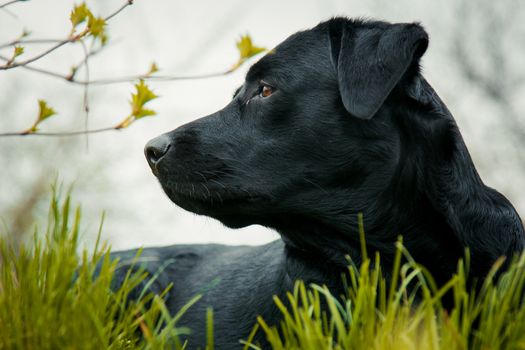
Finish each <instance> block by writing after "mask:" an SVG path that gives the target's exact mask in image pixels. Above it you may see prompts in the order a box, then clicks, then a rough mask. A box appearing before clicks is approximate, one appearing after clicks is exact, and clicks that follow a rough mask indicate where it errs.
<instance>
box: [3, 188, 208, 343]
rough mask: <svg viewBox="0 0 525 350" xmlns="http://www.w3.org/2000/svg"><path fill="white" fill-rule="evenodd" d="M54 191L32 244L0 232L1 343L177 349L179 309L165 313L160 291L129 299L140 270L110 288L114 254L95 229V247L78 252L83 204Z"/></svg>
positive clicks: (143, 275)
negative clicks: (14, 241)
mask: <svg viewBox="0 0 525 350" xmlns="http://www.w3.org/2000/svg"><path fill="white" fill-rule="evenodd" d="M59 197H60V196H58V195H57V191H55V190H53V197H52V200H51V205H50V209H49V220H48V225H47V229H46V232H45V233H44V235H42V234H40V233H38V232H35V235H34V239H33V242H32V244H31V245H30V246H29V245H27V244H22V245H19V246H15V245H14V244H11V243H10V242H9V241H8V238H6V235H3V236H2V238H0V349H21V350H22V349H23V350H28V349H39V350H46V349H50V350H56V349H97V350H98V349H167V348H169V349H183V348H184V346H183V345H181V343H180V341H179V336H180V335H181V334H182V333H184V331H186V332H187V330H184V329H183V328H178V327H177V326H176V321H177V320H178V319H179V318H180V316H181V315H182V313H179V314H177V315H175V316H172V315H170V313H169V312H168V310H167V308H166V306H165V305H164V302H163V298H162V295H161V296H157V295H152V294H148V293H146V292H143V293H141V294H140V295H141V297H140V298H139V300H136V301H130V300H128V296H129V295H130V293H131V291H132V290H133V289H134V288H135V287H137V286H139V285H140V284H141V282H143V281H144V279H145V278H146V277H148V276H147V274H146V273H144V272H143V271H142V272H141V271H140V270H139V271H138V272H134V273H132V272H129V273H128V274H127V276H126V278H125V280H124V282H123V283H122V285H121V286H120V287H118V289H114V288H113V289H112V288H111V287H112V286H111V281H112V279H113V276H114V273H115V270H116V269H117V267H118V261H112V260H111V259H110V255H109V253H110V249H109V247H108V246H107V245H105V244H102V245H101V246H100V232H101V230H100V229H99V232H98V234H99V237H98V239H97V243H96V247H95V250H94V252H92V253H89V254H88V252H87V251H86V250H83V251H82V252H81V253H80V254H78V253H77V252H78V251H79V249H78V245H79V242H78V240H79V227H80V217H81V212H80V209H79V208H76V209H72V205H71V200H70V196H69V195H67V196H65V198H64V199H63V200H60V199H59ZM137 258H138V256H137ZM153 278H154V277H153ZM146 286H147V284H146ZM196 300H198V297H196V298H195V299H194V300H193V301H192V302H191V303H190V304H189V305H187V306H186V307H185V309H187V308H188V307H190V306H191V304H192V303H195V302H196ZM183 311H184V310H182V312H183ZM210 318H211V316H210ZM210 327H211V326H210ZM210 329H211V330H212V329H213V328H210ZM212 344H213V343H212ZM210 349H211V348H210Z"/></svg>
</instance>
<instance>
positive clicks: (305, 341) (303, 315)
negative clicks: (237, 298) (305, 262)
mask: <svg viewBox="0 0 525 350" xmlns="http://www.w3.org/2000/svg"><path fill="white" fill-rule="evenodd" d="M71 207H72V206H71V204H70V199H69V196H67V197H66V198H65V199H64V200H62V201H60V200H59V199H57V197H56V196H53V199H52V201H51V206H50V214H49V220H48V225H47V228H46V230H45V232H44V233H40V234H38V233H35V238H34V240H33V242H31V244H22V245H20V246H14V245H12V244H10V243H9V240H8V238H6V237H5V235H4V236H3V238H1V239H0V349H24V350H26V349H183V348H184V347H185V344H182V343H181V341H180V339H181V336H182V335H184V334H187V333H188V332H190V331H191V330H188V329H185V328H183V327H179V326H177V321H178V320H179V319H180V317H181V315H182V314H183V313H184V311H185V310H186V309H187V308H189V307H191V306H192V304H193V303H197V302H199V298H200V296H196V297H195V298H194V299H193V300H192V301H191V302H190V303H189V304H188V305H186V306H185V307H184V308H183V309H182V310H180V311H179V312H178V313H177V314H175V315H171V314H170V313H169V312H168V310H167V309H166V307H165V305H164V303H163V299H162V296H155V295H151V294H147V293H145V292H144V293H143V294H144V296H143V297H142V298H141V300H139V301H134V302H128V301H127V296H128V294H129V293H130V292H131V290H132V289H133V288H135V287H137V286H138V285H139V284H140V283H141V282H142V281H143V280H144V278H146V277H147V276H146V274H145V273H143V272H141V271H140V270H139V271H138V272H135V273H130V274H129V275H128V276H127V278H126V280H125V282H124V283H123V285H122V286H121V287H120V288H119V289H117V290H113V291H112V290H111V288H110V286H111V280H112V277H113V274H114V272H115V269H116V268H117V266H118V262H115V261H110V259H109V248H108V247H107V246H106V245H104V244H100V243H97V246H96V247H95V249H94V251H93V252H92V253H88V252H87V251H86V250H83V251H81V253H80V254H79V253H78V252H79V251H80V250H79V227H80V226H79V220H80V211H79V210H78V209H77V210H75V211H72V210H71ZM360 229H361V237H362V241H363V242H364V232H363V229H362V227H361V228H360ZM99 237H100V231H99ZM97 242H98V241H97ZM363 246H364V244H363ZM397 246H398V250H397V255H396V258H395V260H394V270H393V271H392V276H394V278H393V280H392V281H391V282H390V283H389V285H387V283H386V281H385V279H384V277H383V276H384V273H383V272H382V271H381V268H380V264H379V259H380V257H379V256H378V255H375V256H373V257H370V258H369V257H368V256H367V258H366V259H364V262H363V263H362V264H361V266H353V265H352V264H349V265H350V267H349V274H348V278H347V279H346V280H345V283H346V286H347V288H346V293H345V295H344V296H334V295H332V294H331V292H330V291H329V290H328V289H327V288H326V287H324V286H317V285H305V284H304V283H302V282H300V281H298V282H297V283H296V285H295V288H294V290H292V291H290V292H289V293H288V295H287V298H286V300H279V299H278V298H275V303H276V304H277V306H278V307H279V309H280V310H281V312H282V321H281V322H280V323H279V324H277V325H269V324H267V323H266V322H265V320H263V319H262V318H259V319H258V320H254V323H255V325H254V328H253V332H252V334H251V335H250V337H249V338H248V339H247V340H245V341H243V344H244V345H243V344H241V343H240V344H239V349H242V348H243V347H244V348H245V349H258V348H259V345H258V344H252V342H251V339H253V336H254V335H255V334H256V333H257V332H263V333H264V334H265V335H266V337H267V339H268V342H269V343H270V344H271V347H272V348H273V349H311V350H323V349H403V350H404V349H446V350H449V349H525V307H524V306H523V297H522V296H523V294H524V290H523V289H524V285H525V269H524V267H525V266H524V265H525V256H521V257H520V258H517V259H516V260H515V261H514V262H513V263H512V264H511V266H510V268H509V270H508V271H507V272H505V273H503V274H502V275H501V276H500V277H499V278H498V280H497V281H496V282H494V281H493V280H494V279H493V278H488V279H487V280H486V281H485V282H484V284H483V285H482V286H481V288H479V289H478V293H474V292H471V291H470V290H469V289H468V288H467V286H466V280H467V270H468V268H467V267H468V263H466V264H464V263H462V262H460V263H459V264H458V272H457V274H456V275H455V276H454V277H453V278H452V279H451V280H450V281H449V282H448V283H447V284H446V285H445V286H442V287H440V288H437V287H436V286H435V283H434V282H433V280H432V277H431V276H430V275H429V274H428V273H427V272H426V271H425V270H424V269H423V268H422V267H421V266H419V265H418V264H417V263H416V262H414V261H413V260H412V259H411V257H410V255H409V254H408V252H406V251H405V250H404V248H403V245H402V242H401V241H399V242H398V245H397ZM365 253H366V251H365ZM402 261H408V262H407V263H402ZM97 262H98V263H99V268H100V270H99V271H98V273H95V269H96V266H97ZM501 264H502V261H498V262H497V264H496V265H495V267H494V269H493V271H492V272H491V275H494V274H495V273H496V271H497V269H498V266H501ZM153 278H155V277H154V276H153ZM174 283H176V281H174ZM408 287H410V288H408ZM445 293H448V295H452V299H453V302H454V305H455V306H454V307H453V308H451V309H448V310H446V309H445V308H443V306H442V298H443V296H444V295H445ZM206 319H207V330H206V334H207V335H208V336H207V338H208V339H207V344H197V345H200V346H202V348H203V349H210V350H211V349H213V348H214V341H213V334H214V328H213V312H212V310H208V312H207V315H206ZM216 336H218V335H216Z"/></svg>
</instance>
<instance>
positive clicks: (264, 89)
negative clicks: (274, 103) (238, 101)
mask: <svg viewBox="0 0 525 350" xmlns="http://www.w3.org/2000/svg"><path fill="white" fill-rule="evenodd" d="M272 93H273V88H272V87H271V86H269V85H262V86H261V92H260V93H259V95H260V96H261V97H268V96H270V95H271V94H272Z"/></svg>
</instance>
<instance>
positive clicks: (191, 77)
mask: <svg viewBox="0 0 525 350" xmlns="http://www.w3.org/2000/svg"><path fill="white" fill-rule="evenodd" d="M97 53H98V52H97ZM0 60H3V61H8V60H9V59H8V58H7V57H5V56H1V55H0ZM80 65H81V64H80ZM80 65H78V66H77V67H80ZM21 68H24V69H27V70H30V71H33V72H37V73H40V74H44V75H49V76H51V77H54V78H59V79H63V80H65V81H67V82H69V83H72V84H76V85H110V84H119V83H132V82H134V81H137V80H150V81H157V82H163V81H177V80H198V79H208V78H216V77H222V76H225V75H228V74H231V73H233V72H234V71H235V70H234V69H228V70H226V71H221V72H213V73H204V74H197V75H148V74H143V75H135V76H126V77H116V78H107V79H94V80H79V79H75V77H74V76H72V75H71V74H69V75H65V74H61V73H57V72H53V71H50V70H47V69H43V68H37V67H34V66H28V65H26V66H21Z"/></svg>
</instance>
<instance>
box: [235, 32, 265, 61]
mask: <svg viewBox="0 0 525 350" xmlns="http://www.w3.org/2000/svg"><path fill="white" fill-rule="evenodd" d="M236 45H237V50H238V51H239V60H238V61H237V63H235V64H234V65H233V67H232V70H235V69H237V68H239V67H240V66H241V65H242V64H243V63H244V62H245V61H246V60H247V59H249V58H251V57H253V56H255V55H257V54H258V53H261V52H264V51H267V49H266V48H264V47H260V46H256V45H254V44H253V42H252V38H251V37H250V36H249V35H248V34H246V35H242V36H241V38H240V39H239V41H237V43H236Z"/></svg>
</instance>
